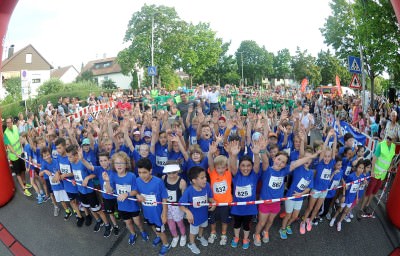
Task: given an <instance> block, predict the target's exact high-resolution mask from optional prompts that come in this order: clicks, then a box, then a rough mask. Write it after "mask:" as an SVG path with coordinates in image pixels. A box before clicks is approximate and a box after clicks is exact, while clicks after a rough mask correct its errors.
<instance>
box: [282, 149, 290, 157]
mask: <svg viewBox="0 0 400 256" xmlns="http://www.w3.org/2000/svg"><path fill="white" fill-rule="evenodd" d="M283 151H285V152H286V153H288V155H289V157H290V148H285V149H283Z"/></svg>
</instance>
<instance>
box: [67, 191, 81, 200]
mask: <svg viewBox="0 0 400 256" xmlns="http://www.w3.org/2000/svg"><path fill="white" fill-rule="evenodd" d="M67 195H68V198H69V200H70V201H72V200H75V199H76V200H78V199H79V194H78V193H71V192H67Z"/></svg>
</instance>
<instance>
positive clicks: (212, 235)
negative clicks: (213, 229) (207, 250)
mask: <svg viewBox="0 0 400 256" xmlns="http://www.w3.org/2000/svg"><path fill="white" fill-rule="evenodd" d="M215 239H217V235H216V234H215V233H211V234H210V236H209V237H208V242H209V243H210V244H213V243H214V241H215Z"/></svg>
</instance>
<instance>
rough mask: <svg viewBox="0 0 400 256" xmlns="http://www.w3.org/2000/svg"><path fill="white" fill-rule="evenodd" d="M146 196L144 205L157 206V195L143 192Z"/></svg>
mask: <svg viewBox="0 0 400 256" xmlns="http://www.w3.org/2000/svg"><path fill="white" fill-rule="evenodd" d="M141 195H142V196H144V200H145V201H144V202H143V203H142V204H143V205H144V206H157V198H156V195H146V194H141Z"/></svg>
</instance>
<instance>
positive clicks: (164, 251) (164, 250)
mask: <svg viewBox="0 0 400 256" xmlns="http://www.w3.org/2000/svg"><path fill="white" fill-rule="evenodd" d="M170 248H171V245H169V244H167V245H165V244H163V245H162V246H161V249H160V252H159V253H158V255H159V256H163V255H165V254H167V252H168V251H169V249H170Z"/></svg>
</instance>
